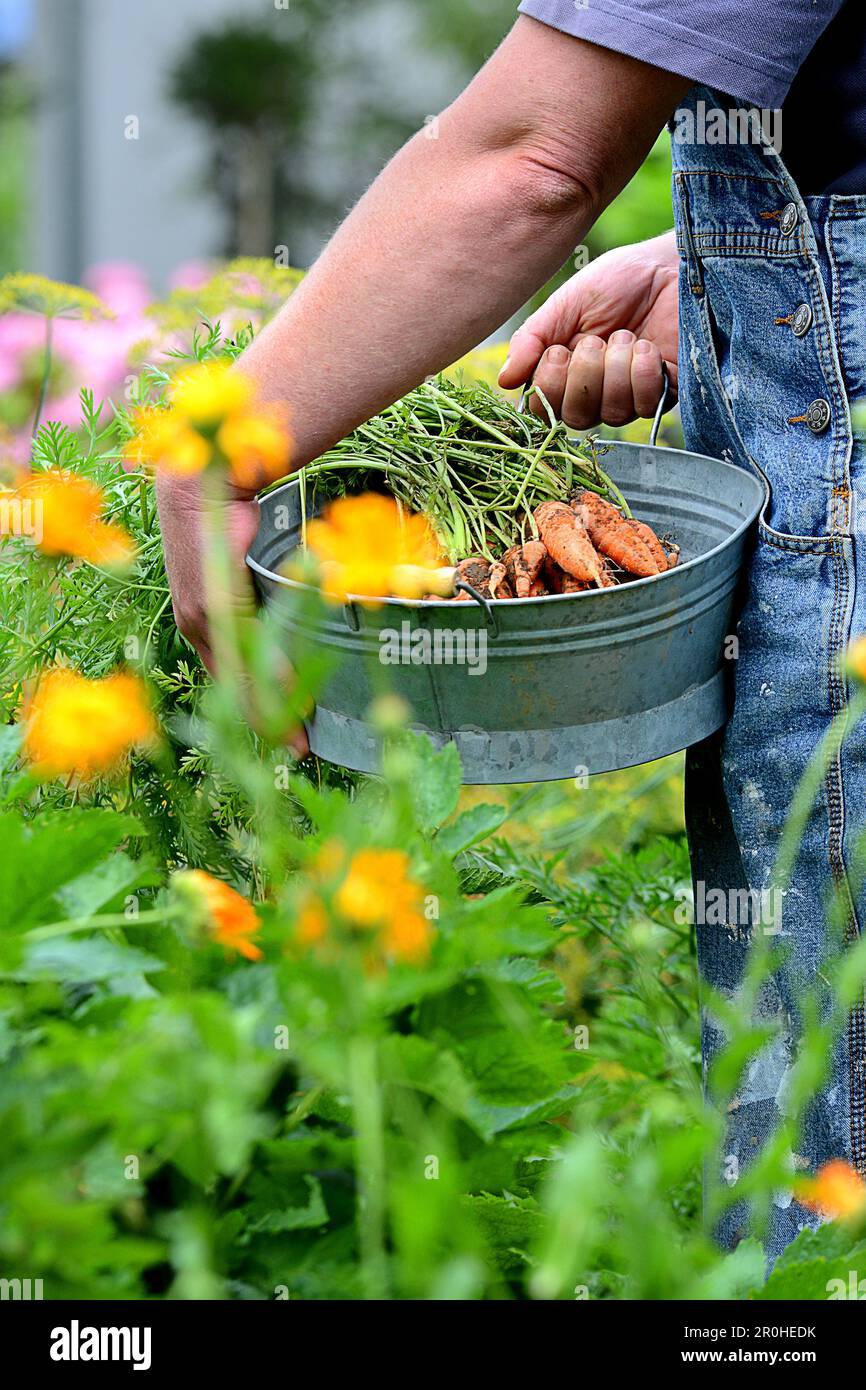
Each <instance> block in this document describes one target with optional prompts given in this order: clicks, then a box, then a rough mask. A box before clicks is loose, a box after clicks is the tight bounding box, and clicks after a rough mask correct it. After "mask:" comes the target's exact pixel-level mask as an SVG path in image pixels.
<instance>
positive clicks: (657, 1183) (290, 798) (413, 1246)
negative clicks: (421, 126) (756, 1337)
mask: <svg viewBox="0 0 866 1390" xmlns="http://www.w3.org/2000/svg"><path fill="white" fill-rule="evenodd" d="M248 337H249V334H248V332H247V333H244V332H242V333H240V334H238V335H237V336H236V337H235V338H234V339H233V340H231V341H230V342H228V343H224V342H222V341H221V338H220V334H219V332H218V330H217V329H216V328H215V327H210V326H205V328H204V330H203V331H202V332H201V333H200V334H198V335H197V336H196V339H195V341H194V344H193V348H192V353H193V356H195V357H196V358H199V359H202V360H207V359H209V358H212V357H214V356H220V355H225V356H227V357H229V358H232V357H234V356H236V355H237V354H238V353H239V352H240V351H242V349H243V347H244V345H245V343H246V342H247V341H248ZM167 384H168V375H167V373H166V371H164V370H163V369H160V368H152V369H149V370H147V371H145V372H143V373H142V374H141V376H140V378H139V380H138V386H137V390H138V399H137V400H136V401H135V402H133V403H132V405H133V407H134V406H137V405H139V404H148V403H150V404H153V403H156V402H158V401H160V400H161V399H162V398H163V396H164V394H165V389H166V386H167ZM130 432H131V425H130V421H129V418H128V416H127V413H126V411H124V410H113V409H112V408H111V407H109V406H100V405H98V404H97V403H96V402H95V401H94V400H93V398H92V396H91V395H90V394H89V393H87V392H85V393H84V394H83V396H82V424H81V428H80V429H79V430H77V431H75V432H73V431H71V430H70V429H68V428H65V427H63V426H58V425H57V424H55V423H53V422H49V423H47V424H45V425H43V426H42V427H41V429H40V430H39V432H38V434H37V437H36V439H35V442H34V450H33V455H34V466H35V468H36V469H37V470H40V469H46V468H49V469H63V470H70V471H72V472H74V473H75V474H76V475H80V476H81V477H83V478H85V479H90V480H92V481H93V482H94V483H95V484H97V485H98V486H99V487H100V488H101V489H102V491H103V493H104V495H105V497H106V499H107V505H106V508H105V520H106V521H108V522H110V523H111V524H115V525H122V526H123V527H124V528H125V529H126V530H127V531H128V532H129V534H130V536H131V537H132V540H133V542H134V546H135V560H134V564H133V566H132V567H131V568H130V569H128V570H127V571H126V572H118V571H110V570H107V569H104V568H102V567H100V566H99V565H97V564H94V563H93V562H92V561H88V560H86V559H79V560H77V561H72V560H66V559H62V558H61V559H58V557H56V556H48V555H45V554H42V553H40V552H35V551H34V549H33V546H32V544H31V543H30V542H29V541H28V540H27V539H26V538H24V537H22V538H13V539H10V540H8V541H7V542H6V545H5V547H4V552H3V558H4V578H5V581H6V582H5V584H4V590H3V599H2V613H0V672H2V677H3V679H2V681H0V690H2V692H3V699H4V711H5V714H6V727H5V731H4V733H3V737H2V739H0V806H2V809H0V820H2V825H0V831H2V833H0V881H2V891H0V917H2V921H0V1047H2V1051H3V1058H4V1063H5V1065H4V1069H3V1075H2V1079H0V1148H2V1150H3V1154H2V1158H3V1161H2V1164H0V1173H2V1177H0V1261H2V1264H3V1268H4V1271H6V1273H7V1274H8V1276H9V1277H12V1276H14V1275H15V1274H16V1272H20V1274H21V1275H22V1276H24V1277H26V1276H27V1275H28V1274H29V1275H31V1276H36V1277H40V1278H42V1279H43V1280H44V1282H45V1291H46V1296H47V1297H49V1298H60V1297H75V1298H97V1299H101V1298H112V1297H124V1298H143V1297H170V1298H178V1299H197V1298H206V1299H211V1298H214V1299H216V1298H230V1299H242V1300H251V1299H271V1298H286V1297H291V1298H315V1299H318V1298H323V1299H333V1298H360V1297H390V1298H401V1299H402V1298H406V1299H488V1298H491V1299H511V1298H514V1299H526V1298H535V1299H554V1300H556V1299H572V1298H584V1297H591V1298H603V1299H623V1298H652V1299H659V1298H662V1299H680V1298H706V1299H710V1298H741V1297H747V1296H756V1297H757V1296H760V1297H763V1296H771V1295H772V1293H773V1291H774V1290H780V1289H781V1290H783V1291H789V1290H794V1291H795V1295H794V1296H797V1297H803V1298H824V1297H826V1296H827V1293H828V1287H829V1286H828V1280H829V1279H831V1278H836V1277H837V1273H838V1271H839V1270H842V1269H847V1268H853V1267H856V1264H855V1265H851V1264H850V1261H851V1260H852V1259H855V1257H856V1256H857V1252H858V1250H859V1249H860V1244H861V1242H862V1234H861V1231H860V1228H859V1227H858V1225H857V1224H856V1222H853V1223H851V1224H848V1225H845V1224H843V1223H829V1224H827V1225H826V1226H824V1227H823V1228H822V1229H821V1230H820V1231H818V1232H817V1233H806V1234H804V1235H803V1236H802V1237H801V1238H800V1239H799V1240H798V1241H797V1242H795V1245H794V1246H792V1247H791V1250H790V1251H789V1252H788V1253H787V1254H786V1256H785V1257H784V1259H783V1260H782V1261H780V1262H779V1264H778V1266H777V1269H776V1271H775V1272H774V1273H773V1275H772V1278H771V1280H770V1283H769V1284H767V1286H766V1289H764V1286H763V1276H764V1266H763V1256H762V1253H761V1250H760V1247H759V1245H758V1244H757V1241H756V1240H754V1239H752V1240H747V1241H745V1242H743V1243H742V1244H741V1246H740V1247H739V1248H738V1249H737V1251H735V1252H734V1253H733V1254H731V1255H724V1256H723V1255H721V1254H720V1253H719V1252H718V1251H717V1250H716V1249H715V1247H714V1246H713V1244H712V1242H711V1240H710V1238H709V1236H708V1235H707V1234H706V1232H705V1230H704V1228H703V1224H702V1221H701V1218H700V1215H699V1201H700V1197H699V1177H700V1171H701V1168H702V1166H703V1165H704V1164H706V1165H707V1166H708V1168H709V1170H710V1172H711V1174H712V1171H713V1170H714V1169H715V1168H716V1166H717V1153H718V1145H719V1138H720V1135H719V1130H718V1121H717V1120H716V1119H715V1117H714V1114H713V1112H711V1111H708V1110H707V1109H706V1108H705V1107H704V1103H703V1100H702V1097H701V1091H700V1070H699V1055H698V1028H697V999H696V980H695V963H694V956H693V946H692V934H691V930H690V928H689V926H688V923H687V922H686V921H685V920H684V919H683V913H682V905H683V901H684V897H685V896H687V887H686V885H687V883H688V864H687V855H686V848H685V844H684V839H683V835H682V830H681V820H680V816H679V810H678V808H677V807H676V805H675V804H674V798H675V789H676V787H677V786H678V781H677V777H676V774H675V773H674V772H673V771H672V769H671V765H670V764H662V765H659V766H658V767H655V768H649V769H645V770H642V771H640V772H638V773H633V774H621V775H619V776H618V777H617V778H616V779H615V780H613V781H612V782H611V783H610V788H611V789H612V790H610V791H607V790H605V789H604V787H603V786H601V785H600V784H599V783H594V784H591V786H590V787H589V788H584V787H582V786H580V785H574V786H567V785H560V786H558V787H542V788H537V789H508V790H507V791H506V790H502V791H496V790H493V791H492V792H490V793H485V795H484V796H481V795H479V794H478V793H476V792H461V788H460V781H459V773H460V770H459V763H458V760H457V755H456V752H455V750H454V748H446V749H445V750H444V751H443V752H440V753H434V752H433V750H432V748H431V747H430V745H429V744H428V743H427V742H426V741H425V740H423V739H421V738H420V737H418V736H413V735H409V734H407V733H405V732H404V731H401V730H399V729H398V730H396V731H395V732H393V733H392V734H391V736H390V737H389V740H388V751H387V757H386V761H385V766H384V775H383V777H382V778H381V779H370V780H363V779H358V778H355V777H353V776H351V775H349V774H347V773H344V772H342V771H340V770H339V769H328V768H326V767H324V766H322V765H320V764H318V763H317V762H316V761H315V760H310V761H308V762H307V763H304V764H298V763H296V761H295V759H294V757H293V755H292V754H291V753H290V752H289V751H288V749H287V748H286V746H285V743H284V740H283V737H282V735H283V732H284V731H285V729H286V728H287V727H288V726H289V725H290V724H292V723H293V722H295V723H296V722H297V720H298V718H299V715H300V713H301V711H302V710H303V709H304V708H305V707H306V706H307V703H308V701H309V698H310V696H311V695H314V693H315V690H316V688H317V685H318V683H319V682H320V680H321V678H322V675H323V671H324V666H323V663H322V660H321V654H320V653H317V652H316V651H315V649H310V650H307V651H304V650H301V649H299V650H296V651H295V652H294V653H293V659H294V661H295V664H296V668H297V682H296V685H295V687H294V688H293V689H292V690H291V691H286V690H285V689H284V687H283V685H282V684H281V682H280V680H279V674H278V673H279V671H280V669H281V665H280V663H281V661H282V653H281V650H280V646H279V625H278V623H277V622H274V621H271V620H270V619H267V620H265V621H263V622H262V623H261V624H258V625H255V627H254V628H253V629H246V628H245V629H243V630H242V631H241V632H236V633H235V634H234V637H235V639H236V640H237V643H238V650H237V654H238V656H239V658H240V659H241V660H242V664H243V668H244V670H245V671H246V672H247V673H248V674H249V675H250V676H251V680H250V682H249V686H248V687H246V686H244V687H242V686H240V685H238V684H237V682H236V681H235V679H234V676H235V673H234V672H233V671H232V670H231V669H229V670H228V671H227V673H226V674H225V675H223V676H222V677H221V679H220V680H219V681H217V682H215V683H211V682H210V681H208V680H207V679H206V677H205V676H204V674H203V672H202V670H201V668H200V667H199V665H198V663H197V660H196V659H195V657H194V655H193V653H192V651H191V650H190V649H189V648H188V647H187V645H186V644H185V642H184V641H183V639H182V638H180V637H179V636H178V634H177V632H176V631H175V628H174V625H173V621H172V617H171V607H170V598H169V594H168V589H167V586H166V581H165V575H164V572H163V568H162V560H161V555H160V541H159V533H158V524H157V519H156V513H155V507H154V499H153V488H152V482H151V480H150V479H149V477H148V476H147V475H145V474H144V473H141V472H138V471H132V472H130V471H126V470H125V469H124V468H123V467H122V466H121V463H120V457H121V453H122V449H123V444H124V441H125V439H126V438H127V437H128V435H129V434H130ZM304 601H307V600H304ZM58 665H60V666H71V667H74V668H76V669H77V670H79V671H81V672H82V673H83V674H84V675H86V676H103V675H106V674H107V673H109V672H111V671H114V670H115V669H117V668H119V667H121V666H126V667H130V668H132V669H134V670H135V671H137V672H138V673H139V675H140V676H141V677H142V678H144V679H146V680H147V682H148V683H149V685H150V688H151V691H152V696H153V701H154V704H155V707H156V713H157V715H158V719H159V724H160V728H161V737H160V741H159V743H158V744H157V745H156V746H155V747H152V748H150V749H149V750H145V751H138V752H133V753H132V754H131V756H130V759H129V761H128V764H127V766H126V767H125V770H124V773H123V775H122V776H120V777H117V776H111V775H106V776H103V777H98V778H95V779H93V780H88V781H84V780H81V779H75V778H71V777H70V778H68V779H65V780H64V779H45V778H44V777H43V776H41V775H40V774H39V772H38V769H34V768H33V767H31V766H28V764H27V762H26V760H22V757H21V744H20V740H21V708H22V702H23V703H24V706H25V718H26V704H27V700H28V698H29V689H30V687H31V685H32V683H33V681H34V680H37V679H38V678H39V674H40V672H42V671H44V670H45V669H46V668H50V667H55V666H58ZM371 856H374V857H375V856H379V857H378V859H376V860H375V862H377V863H379V864H380V865H386V864H387V865H388V866H390V867H389V869H388V872H389V873H390V874H391V885H392V892H391V895H390V897H389V895H388V894H385V898H384V900H383V902H382V904H381V905H380V907H377V909H376V911H377V912H379V911H381V912H382V913H390V912H391V911H392V910H396V909H395V907H394V904H395V903H396V902H397V899H398V898H399V897H400V895H401V894H402V895H404V896H405V895H406V894H408V895H409V898H410V899H411V903H412V912H413V913H415V914H416V915H417V913H418V912H419V911H420V910H421V905H422V904H423V915H424V921H425V922H426V923H427V928H426V934H427V943H426V948H425V952H424V953H423V955H414V954H413V953H411V952H407V951H404V950H403V949H402V948H401V947H400V943H399V940H398V939H397V938H393V939H391V944H390V945H389V944H388V942H389V938H388V936H387V934H384V933H380V934H375V933H371V931H370V930H369V925H370V924H369V923H367V924H365V923H364V921H363V913H360V909H359V907H358V905H357V903H358V901H359V900H358V899H357V896H356V903H355V906H354V907H352V905H351V904H350V903H348V897H349V896H350V895H349V894H348V890H347V884H348V883H349V882H350V881H351V874H352V870H353V866H354V869H355V870H356V871H357V869H358V865H359V864H362V863H364V864H369V863H370V862H371ZM190 869H198V870H206V871H208V872H209V873H210V874H212V875H215V876H216V877H217V878H218V879H219V880H221V881H222V882H223V884H224V887H225V889H226V890H227V887H228V885H231V886H232V887H233V888H234V889H236V890H238V892H240V893H241V894H243V896H244V897H245V898H249V899H250V900H252V902H253V903H255V914H256V916H257V919H258V925H257V927H256V939H255V946H254V947H253V945H252V935H251V931H252V927H251V924H252V920H253V919H252V917H251V916H250V915H249V912H250V909H249V906H248V905H245V906H246V910H247V916H246V918H245V919H244V925H243V932H244V934H245V935H244V938H243V940H244V945H245V946H246V947H247V949H246V950H245V951H243V953H242V948H241V946H240V945H238V941H239V939H240V938H239V936H238V935H237V934H235V936H234V938H233V937H232V933H231V932H230V931H223V932H222V933H221V934H219V935H217V934H216V933H212V934H208V933H207V932H202V930H201V924H200V923H199V922H198V919H197V916H196V914H195V912H194V911H193V909H192V907H191V906H190V903H191V902H192V898H190V896H189V891H188V890H189V888H190V886H193V887H194V886H195V884H196V883H201V882H202V880H201V879H200V878H199V879H196V878H194V877H193V878H192V879H191V878H190V877H189V876H187V877H186V879H184V880H182V882H184V883H185V884H186V885H187V892H186V896H184V895H183V894H182V893H181V892H180V888H179V883H178V880H177V878H176V877H174V875H175V874H176V871H178V870H182V871H188V870H190ZM357 891H358V885H357V879H356V882H355V892H356V895H357ZM219 897H220V902H221V903H222V904H223V905H224V906H226V907H227V909H230V907H231V902H232V901H233V900H234V899H233V897H232V895H231V894H230V893H228V892H227V891H223V892H221V894H220V895H219ZM408 900H409V899H407V901H408ZM360 901H361V903H362V904H363V898H361V899H360ZM365 910H366V909H365ZM353 912H354V913H355V919H354V921H353V920H352V913H353ZM359 913H360V915H359ZM377 920H378V919H377ZM383 920H384V918H383ZM259 953H261V958H259ZM855 967H856V969H860V968H861V967H862V961H861V960H860V959H859V957H858V958H857V959H856V960H854V961H853V962H849V966H848V969H847V974H845V976H844V978H842V977H840V979H839V980H838V981H837V994H838V998H839V999H840V1000H843V1001H844V999H845V998H849V997H850V995H851V991H852V989H854V988H855V987H856V984H857V979H856V969H855ZM715 1003H716V1004H718V1005H719V1007H724V1001H715ZM728 1015H729V1021H730V1026H731V1036H732V1050H731V1052H730V1053H729V1054H723V1057H722V1061H721V1063H720V1070H719V1075H718V1076H717V1077H716V1078H715V1081H714V1084H715V1088H716V1091H717V1093H718V1094H720V1095H722V1096H723V1095H724V1094H725V1091H726V1088H727V1089H728V1093H730V1088H732V1087H734V1086H735V1085H736V1084H737V1081H738V1077H739V1074H740V1073H741V1071H742V1067H743V1065H744V1064H745V1061H746V1060H747V1059H748V1058H749V1057H750V1056H752V1055H753V1054H754V1052H755V1051H756V1050H757V1048H758V1047H759V1046H760V1045H761V1042H762V1041H763V1039H762V1038H759V1037H757V1035H755V1034H754V1033H753V1032H752V1031H750V1025H749V1023H748V1021H747V1020H739V1021H738V1020H737V1018H736V1016H735V1011H734V1010H733V1009H732V1008H730V1007H729V1008H728ZM824 1027H825V1024H824V1023H823V1022H822V1024H821V1027H816V1029H815V1030H813V1032H812V1033H811V1034H810V1035H809V1036H808V1037H807V1042H806V1049H805V1054H804V1058H805V1063H806V1068H805V1070H802V1069H801V1076H800V1080H799V1081H798V1082H797V1087H798V1088H799V1089H796V1088H795V1099H796V1102H797V1105H798V1106H799V1107H800V1108H799V1110H798V1111H797V1113H796V1114H794V1115H793V1116H792V1124H795V1123H796V1122H797V1115H798V1114H802V1107H803V1105H804V1104H805V1102H806V1099H807V1096H808V1092H809V1083H810V1077H811V1078H812V1080H813V1081H815V1082H816V1083H817V1082H819V1081H820V1075H821V1071H820V1060H821V1057H822V1056H824V1055H825V1054H826V1050H827V1035H826V1032H822V1031H821V1028H824ZM755 1173H756V1176H755V1177H754V1178H753V1179H752V1180H751V1188H750V1189H749V1190H750V1195H751V1196H752V1199H753V1201H754V1203H755V1208H756V1212H757V1215H758V1219H757V1223H756V1231H757V1233H758V1234H760V1211H761V1207H762V1203H765V1202H766V1200H767V1199H768V1197H769V1195H770V1194H772V1193H773V1192H775V1191H778V1190H779V1189H780V1188H784V1187H785V1186H786V1184H787V1183H789V1181H790V1175H789V1173H788V1172H787V1169H786V1167H785V1155H784V1153H783V1152H782V1151H781V1150H776V1149H774V1150H772V1151H771V1152H770V1153H769V1154H768V1156H767V1157H766V1159H762V1161H761V1163H760V1164H758V1165H756V1169H755ZM738 1197H739V1192H738V1191H737V1190H731V1191H728V1190H726V1189H725V1187H724V1185H723V1184H720V1183H714V1182H713V1181H712V1180H711V1182H710V1187H709V1199H710V1203H711V1209H712V1210H713V1211H715V1212H720V1211H721V1210H723V1209H724V1207H725V1205H726V1203H729V1202H732V1201H734V1200H736V1199H737V1198H738ZM846 1261H848V1262H849V1263H848V1264H847V1265H846Z"/></svg>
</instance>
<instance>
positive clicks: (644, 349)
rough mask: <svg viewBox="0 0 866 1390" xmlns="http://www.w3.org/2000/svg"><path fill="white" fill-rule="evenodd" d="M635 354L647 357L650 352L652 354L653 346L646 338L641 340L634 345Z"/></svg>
mask: <svg viewBox="0 0 866 1390" xmlns="http://www.w3.org/2000/svg"><path fill="white" fill-rule="evenodd" d="M634 350H635V352H639V353H640V355H641V357H645V356H646V354H647V353H648V352H652V350H653V345H652V343H650V342H648V341H647V339H646V338H639V339H638V341H637V342H636V343H635V345H634Z"/></svg>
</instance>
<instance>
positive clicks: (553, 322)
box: [499, 275, 583, 391]
mask: <svg viewBox="0 0 866 1390" xmlns="http://www.w3.org/2000/svg"><path fill="white" fill-rule="evenodd" d="M579 281H580V277H579V275H576V276H574V278H573V279H571V280H569V281H568V283H567V284H565V285H562V286H560V288H559V289H558V290H557V291H556V293H555V294H552V295H551V296H550V299H548V300H547V302H546V303H545V304H542V306H541V308H540V309H536V311H535V313H534V314H531V315H530V317H529V318H528V319H527V320H526V322H525V323H524V324H523V325H522V326H521V327H520V328H518V330H517V332H516V333H515V334H514V337H513V338H512V339H511V344H510V347H509V350H508V357H507V358H506V359H505V365H504V366H503V368H502V371H501V372H500V373H499V385H500V386H501V387H502V389H503V390H504V391H513V390H514V389H515V387H517V386H522V385H523V384H524V382H527V381H529V379H530V377H531V376H532V373H533V372H534V371H535V368H536V367H537V366H538V364H539V362H540V361H541V359H542V357H543V356H544V354H545V352H546V351H547V349H548V348H549V347H553V346H554V345H555V344H558V343H561V344H563V346H565V347H568V346H569V345H570V344H571V343H572V341H573V339H574V337H575V334H576V333H578V332H579V329H580V319H581V312H582V307H583V293H582V287H581V286H580V283H579Z"/></svg>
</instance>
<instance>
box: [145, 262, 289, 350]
mask: <svg viewBox="0 0 866 1390" xmlns="http://www.w3.org/2000/svg"><path fill="white" fill-rule="evenodd" d="M303 278H304V272H303V271H302V270H293V269H292V268H291V267H289V266H277V265H274V262H273V259H268V258H265V257H261V258H256V257H253V256H242V257H240V258H239V259H238V260H234V261H230V262H229V263H228V265H225V266H223V267H222V268H221V269H218V270H217V271H216V273H215V274H214V276H213V277H212V279H210V280H209V281H208V282H207V283H206V284H204V285H198V286H196V288H195V289H177V290H173V291H172V292H171V294H170V295H169V297H168V299H166V300H165V301H164V302H163V303H161V304H152V305H151V306H150V307H149V308H148V310H147V313H148V315H150V316H151V317H152V318H154V319H155V320H156V321H157V323H158V325H159V326H160V328H161V329H162V330H163V332H165V333H189V332H191V331H192V330H193V329H194V328H195V325H196V324H197V323H200V322H201V320H202V317H205V318H208V319H210V320H211V321H213V320H215V319H222V320H223V321H224V322H225V320H226V319H227V318H228V319H231V318H232V317H233V316H237V317H238V318H239V319H240V322H242V323H244V324H245V323H247V322H248V320H249V319H250V318H256V319H258V320H259V322H264V321H266V320H267V319H269V318H271V317H272V316H273V315H274V314H275V313H276V312H277V310H278V309H279V308H280V307H281V305H283V304H284V303H285V301H286V300H287V299H288V297H289V295H290V294H292V292H293V291H294V290H295V289H297V287H298V285H299V284H300V283H301V281H302V280H303Z"/></svg>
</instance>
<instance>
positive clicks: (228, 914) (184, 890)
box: [171, 869, 263, 960]
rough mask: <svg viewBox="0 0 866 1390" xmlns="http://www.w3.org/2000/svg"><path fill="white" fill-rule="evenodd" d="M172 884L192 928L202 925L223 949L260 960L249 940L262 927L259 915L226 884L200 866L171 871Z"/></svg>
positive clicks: (250, 958) (259, 953)
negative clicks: (189, 913)
mask: <svg viewBox="0 0 866 1390" xmlns="http://www.w3.org/2000/svg"><path fill="white" fill-rule="evenodd" d="M171 884H172V888H173V889H174V891H175V894H176V896H177V897H178V899H179V901H180V902H181V903H182V904H183V906H184V908H185V909H186V910H187V911H190V912H191V914H192V927H193V930H196V929H201V928H204V930H205V931H206V932H207V933H208V935H209V936H210V937H211V939H212V940H213V941H217V942H219V944H220V945H221V946H222V947H224V948H225V950H226V951H237V952H238V953H239V954H240V955H242V956H245V957H246V959H247V960H262V959H263V952H262V951H261V950H260V949H259V947H258V946H256V945H254V943H253V941H252V938H253V937H254V936H256V935H258V933H259V931H260V930H261V921H260V919H259V915H258V913H257V912H256V910H255V908H254V907H253V905H252V903H250V902H248V901H247V899H246V898H244V897H241V895H240V893H237V892H235V890H234V888H232V887H230V886H229V884H228V883H223V881H222V879H219V878H214V877H213V876H212V875H211V874H208V873H205V872H204V870H203V869H182V870H181V871H180V872H179V873H176V874H172V878H171Z"/></svg>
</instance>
